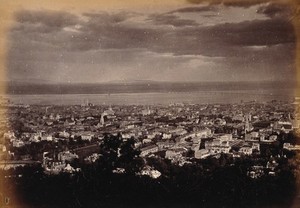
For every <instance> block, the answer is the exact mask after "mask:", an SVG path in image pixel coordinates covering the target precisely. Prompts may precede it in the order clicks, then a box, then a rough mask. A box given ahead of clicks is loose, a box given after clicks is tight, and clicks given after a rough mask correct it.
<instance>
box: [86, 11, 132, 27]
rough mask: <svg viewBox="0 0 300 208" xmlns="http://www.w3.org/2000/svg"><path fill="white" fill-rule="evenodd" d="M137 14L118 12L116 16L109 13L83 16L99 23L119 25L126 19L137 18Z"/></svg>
mask: <svg viewBox="0 0 300 208" xmlns="http://www.w3.org/2000/svg"><path fill="white" fill-rule="evenodd" d="M136 15H137V14H136V13H133V12H125V11H123V12H118V13H114V14H110V13H108V12H101V11H100V12H94V13H90V12H87V13H83V16H86V17H89V18H90V21H97V22H98V23H105V24H118V23H121V22H123V21H125V20H126V19H128V18H130V17H133V16H136Z"/></svg>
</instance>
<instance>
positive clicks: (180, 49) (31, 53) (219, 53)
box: [8, 0, 296, 83]
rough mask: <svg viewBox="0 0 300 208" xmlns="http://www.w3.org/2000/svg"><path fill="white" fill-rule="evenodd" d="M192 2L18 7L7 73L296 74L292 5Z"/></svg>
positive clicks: (208, 77)
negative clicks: (72, 8) (149, 5)
mask: <svg viewBox="0 0 300 208" xmlns="http://www.w3.org/2000/svg"><path fill="white" fill-rule="evenodd" d="M195 2H196V1H194V0H193V1H191V2H185V3H182V4H178V5H175V6H173V7H163V6H162V7H161V8H159V9H151V8H149V9H148V10H147V9H146V10H145V9H141V10H139V9H136V8H135V9H128V8H126V9H120V8H118V9H115V10H113V9H111V10H97V9H93V10H85V11H84V12H80V13H78V12H71V11H67V10H48V9H30V10H28V9H21V10H19V11H18V12H16V13H15V19H14V26H13V27H12V28H11V30H10V33H9V46H10V49H9V51H8V79H9V80H45V81H47V82H53V83H54V82H71V83H76V82H87V83H101V82H112V81H120V80H125V81H126V80H129V81H130V80H154V81H181V82H198V81H200V82H201V81H264V80H287V81H291V80H293V79H294V77H295V76H294V75H295V42H296V41H295V35H294V29H293V25H292V23H291V16H290V15H291V11H290V8H289V7H287V6H285V5H279V4H274V3H270V2H269V3H268V2H265V3H258V4H202V3H197V4H195ZM255 2H259V1H255Z"/></svg>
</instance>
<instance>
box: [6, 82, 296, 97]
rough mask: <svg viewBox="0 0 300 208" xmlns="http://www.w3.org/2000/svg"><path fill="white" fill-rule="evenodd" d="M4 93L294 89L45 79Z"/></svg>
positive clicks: (16, 85) (274, 85)
mask: <svg viewBox="0 0 300 208" xmlns="http://www.w3.org/2000/svg"><path fill="white" fill-rule="evenodd" d="M1 85H2V86H7V94H112V93H149V92H161V93H165V92H196V91H232V90H260V89H264V90H266V89H269V90H273V91H274V90H275V91H276V90H280V89H291V90H292V89H294V88H295V86H296V85H295V83H293V82H279V81H277V82H270V81H265V82H160V81H152V80H116V81H110V82H106V83H53V82H51V81H48V80H39V79H32V80H13V81H8V82H2V83H1Z"/></svg>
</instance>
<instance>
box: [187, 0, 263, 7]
mask: <svg viewBox="0 0 300 208" xmlns="http://www.w3.org/2000/svg"><path fill="white" fill-rule="evenodd" d="M267 1H268V0H187V2H189V3H192V4H202V3H209V4H211V5H213V4H224V5H225V6H235V7H244V8H248V7H250V6H253V5H256V4H260V3H264V2H267Z"/></svg>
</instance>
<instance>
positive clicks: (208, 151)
mask: <svg viewBox="0 0 300 208" xmlns="http://www.w3.org/2000/svg"><path fill="white" fill-rule="evenodd" d="M299 113H300V112H299V109H298V107H297V100H296V101H295V102H294V103H289V102H281V101H276V100H273V101H270V102H265V103H258V102H255V101H252V102H243V101H241V102H240V103H237V104H184V103H176V104H170V105H168V106H166V105H149V106H139V105H93V104H92V103H89V102H88V101H86V102H85V103H84V104H82V105H70V106H67V105H65V106H62V105H47V106H46V105H45V106H43V105H19V104H18V105H17V104H13V103H10V102H8V103H6V104H3V105H2V108H1V114H2V115H1V119H2V120H1V129H2V132H1V135H2V137H3V138H4V139H3V140H1V144H0V145H1V146H0V147H1V148H0V150H1V153H0V157H1V164H0V169H1V172H2V173H1V177H2V178H1V185H2V186H5V187H7V188H6V190H7V192H6V193H5V195H4V196H3V197H4V198H3V201H2V203H3V204H9V203H12V204H14V203H17V202H16V201H18V203H23V204H31V205H36V206H38V205H40V204H41V203H42V202H44V200H45V197H47V200H48V201H47V202H46V203H47V204H52V203H54V204H56V205H57V204H58V205H64V206H66V205H67V204H68V206H70V207H74V206H75V207H82V206H99V205H106V206H108V205H111V204H110V203H111V199H114V202H115V203H117V204H118V203H123V204H124V203H125V205H126V203H129V205H141V204H140V203H142V202H143V201H144V200H148V201H147V204H149V203H150V204H151V203H154V204H156V205H157V203H162V202H164V203H166V204H168V202H169V201H170V200H171V199H172V203H175V202H176V201H177V200H178V202H182V203H185V204H186V203H187V202H188V204H189V203H190V204H193V203H196V204H202V205H203V206H208V207H209V206H220V205H222V207H223V206H225V207H227V206H228V207H231V206H241V205H243V206H246V205H252V206H256V205H261V204H264V203H265V204H267V205H268V204H270V203H271V204H272V203H286V202H288V201H289V202H291V198H292V197H293V196H294V195H293V194H295V193H296V184H297V181H296V179H297V178H299V173H300V172H299V170H298V169H297V165H298V163H299V159H298V158H297V155H296V152H297V151H299V150H300V145H298V144H297V141H296V139H297V136H296V135H297V131H298V129H299V122H298V120H299V118H300V114H299ZM6 118H7V119H6ZM58 181H60V182H58ZM46 184H47V185H46ZM62 184H64V185H62ZM80 184H81V185H80ZM83 184H85V186H83ZM88 184H89V185H88ZM213 184H214V185H213ZM268 185H269V186H268ZM39 186H40V187H39ZM52 186H53V187H52ZM128 186H132V187H133V188H132V190H127V188H126V187H128ZM218 186H220V187H221V188H220V187H219V188H217V187H218ZM263 186H265V187H263ZM104 187H106V188H104ZM108 187H109V188H108ZM121 187H122V188H121ZM145 187H147V188H145ZM15 189H16V190H17V196H18V199H16V198H14V196H13V195H14V194H13V193H14V190H15ZM147 189H148V190H147ZM69 192H71V193H69ZM85 192H86V193H85ZM92 192H93V193H92ZM126 192H127V193H126ZM83 193H85V194H83ZM161 193H163V194H161ZM2 194H3V193H2ZM43 194H44V195H43ZM269 194H272V196H276V195H278V196H280V197H279V198H278V200H279V201H276V200H274V198H273V199H272V200H268V198H266V197H267V196H268V195H269ZM100 195H101V196H100ZM158 195H159V196H158ZM199 195H201V197H200V196H199ZM212 195H214V196H212ZM216 197H217V199H216ZM131 198H133V199H135V200H134V201H135V202H133V201H132V200H131ZM95 199H97V200H95ZM125 199H128V201H127V200H125ZM156 200H157V201H156ZM148 202H149V203H148ZM130 203H133V204H130ZM172 203H171V204H172ZM114 205H116V204H114Z"/></svg>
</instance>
